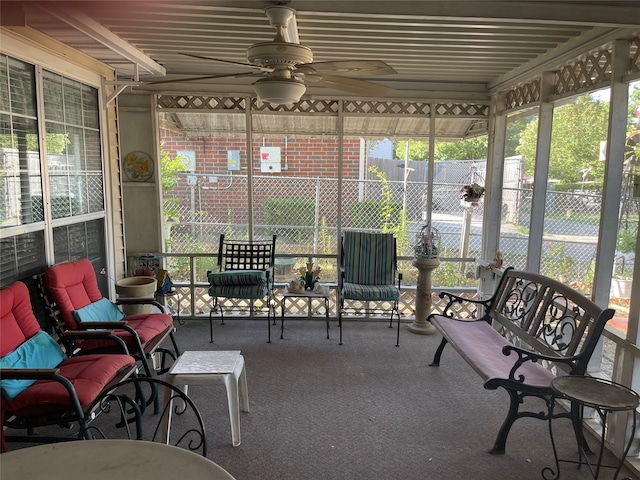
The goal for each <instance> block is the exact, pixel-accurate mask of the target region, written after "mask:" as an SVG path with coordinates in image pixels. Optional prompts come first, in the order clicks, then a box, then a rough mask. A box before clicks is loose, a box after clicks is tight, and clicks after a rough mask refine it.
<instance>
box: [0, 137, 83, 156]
mask: <svg viewBox="0 0 640 480" xmlns="http://www.w3.org/2000/svg"><path fill="white" fill-rule="evenodd" d="M45 139H46V142H47V153H48V154H50V155H60V154H62V153H64V151H65V149H66V148H67V145H69V143H71V141H70V140H69V135H68V134H66V133H47V134H46V135H45ZM26 140H27V151H29V152H39V151H40V147H39V146H38V135H36V134H35V133H28V134H26ZM0 148H19V147H18V138H17V136H16V135H0Z"/></svg>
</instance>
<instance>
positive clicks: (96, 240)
mask: <svg viewBox="0 0 640 480" xmlns="http://www.w3.org/2000/svg"><path fill="white" fill-rule="evenodd" d="M42 72H43V73H42V74H39V73H38V72H37V71H36V68H35V66H34V65H30V64H28V63H25V62H22V61H19V60H17V59H14V58H11V57H8V56H6V55H0V242H1V246H2V251H1V253H0V286H5V285H7V284H9V283H11V282H13V281H15V280H23V279H26V278H29V277H30V276H31V275H33V274H35V273H39V272H42V271H43V270H44V269H45V267H46V266H47V265H48V264H49V263H50V262H51V259H53V263H59V262H63V261H69V260H76V259H79V258H89V259H90V260H91V261H92V262H93V264H94V265H95V266H96V271H99V270H101V269H102V267H103V266H104V265H105V223H104V194H103V176H102V152H101V141H100V124H99V118H100V116H99V104H98V90H97V89H95V88H92V87H90V86H87V85H84V84H82V83H79V82H77V81H75V80H72V79H69V78H66V77H63V76H62V75H58V74H56V73H53V72H49V71H42ZM40 75H41V76H40ZM38 84H41V85H42V92H43V95H42V98H38V97H37V94H36V92H37V91H38V88H36V86H37V85H38ZM38 102H40V103H41V104H42V106H43V110H44V118H41V117H39V116H38V113H39V110H38V108H37V105H38ZM42 131H44V133H45V136H44V139H45V141H44V144H43V145H40V144H39V135H38V132H42ZM45 155H46V157H45ZM45 158H46V165H47V167H46V171H44V170H45V168H43V159H45ZM43 175H47V180H48V182H43ZM49 206H50V211H48V210H46V209H47V208H49ZM100 280H102V278H100ZM105 286H106V285H105ZM101 287H102V285H101ZM103 291H106V289H105V290H103Z"/></svg>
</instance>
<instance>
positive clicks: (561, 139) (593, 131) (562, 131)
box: [517, 95, 609, 189]
mask: <svg viewBox="0 0 640 480" xmlns="http://www.w3.org/2000/svg"><path fill="white" fill-rule="evenodd" d="M608 116H609V104H608V102H603V101H600V100H598V99H596V98H594V97H592V96H590V95H583V96H580V97H578V98H577V99H576V101H575V102H574V103H569V104H566V105H562V106H560V107H557V108H556V109H555V110H554V114H553V132H552V137H551V152H550V154H551V160H550V162H549V178H553V179H555V180H558V181H559V182H558V185H557V188H559V189H570V188H576V187H578V186H579V185H580V183H579V182H581V181H583V172H584V171H585V170H586V169H590V170H589V173H588V178H589V179H590V180H591V181H593V182H594V185H602V183H603V179H604V162H602V161H600V142H602V141H604V140H606V138H607V124H608ZM537 133H538V120H537V118H536V119H535V120H534V121H532V122H531V123H529V124H528V125H527V126H526V127H525V129H524V130H523V132H522V135H521V137H520V145H519V147H518V148H517V152H518V153H519V154H521V155H524V169H525V173H526V174H527V175H529V176H533V173H534V168H535V158H536V141H537Z"/></svg>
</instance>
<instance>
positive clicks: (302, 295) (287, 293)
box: [280, 287, 342, 339]
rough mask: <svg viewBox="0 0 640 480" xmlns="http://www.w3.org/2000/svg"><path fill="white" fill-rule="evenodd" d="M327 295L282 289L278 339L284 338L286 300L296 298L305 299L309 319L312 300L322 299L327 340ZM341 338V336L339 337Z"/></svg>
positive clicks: (309, 291) (311, 291)
mask: <svg viewBox="0 0 640 480" xmlns="http://www.w3.org/2000/svg"><path fill="white" fill-rule="evenodd" d="M329 295H330V293H317V292H314V291H313V290H303V291H301V292H290V291H289V289H288V288H287V287H285V288H284V292H283V293H282V304H281V307H282V308H281V310H282V315H281V320H280V339H283V338H284V312H285V310H286V309H287V306H286V302H287V298H292V297H298V298H306V299H307V316H309V317H311V302H312V300H313V299H314V298H317V299H322V300H323V301H324V316H325V319H326V322H327V338H329ZM340 330H341V333H342V325H340ZM340 337H341V338H342V335H340Z"/></svg>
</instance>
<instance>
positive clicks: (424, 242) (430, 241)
mask: <svg viewBox="0 0 640 480" xmlns="http://www.w3.org/2000/svg"><path fill="white" fill-rule="evenodd" d="M414 250H415V258H417V259H418V260H428V259H434V258H438V256H439V255H440V232H438V229H436V228H434V227H432V226H430V225H429V224H427V225H425V226H424V227H422V229H421V230H420V233H418V236H417V243H416V245H415V247H414Z"/></svg>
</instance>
